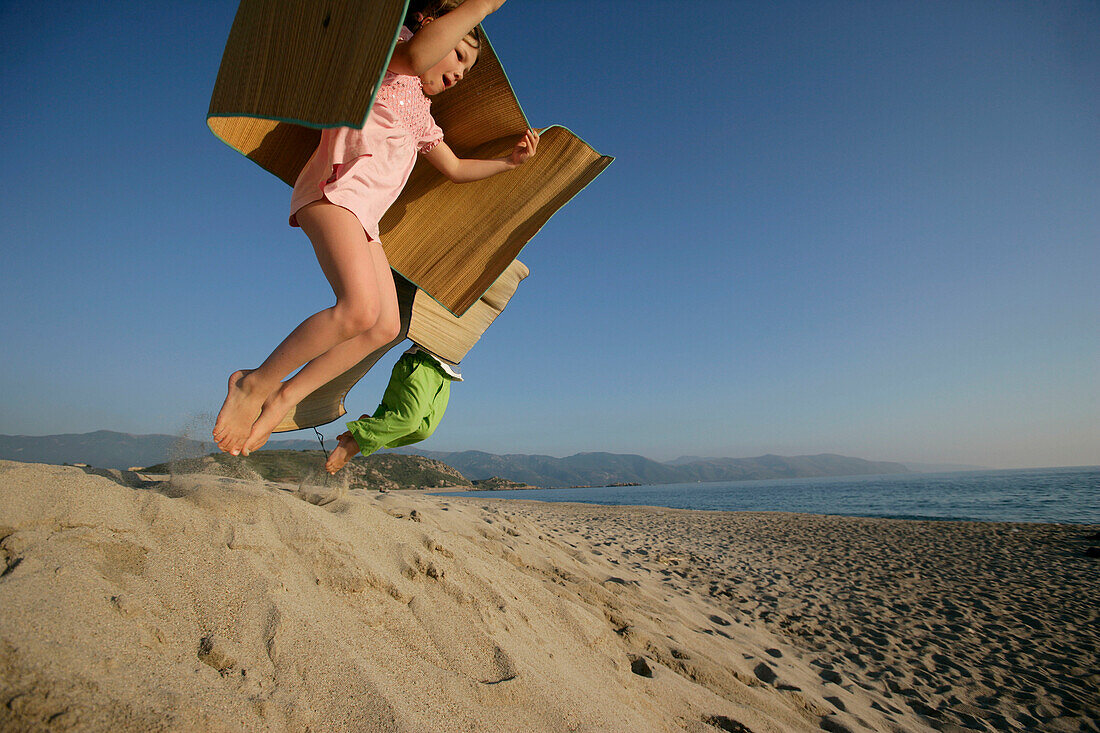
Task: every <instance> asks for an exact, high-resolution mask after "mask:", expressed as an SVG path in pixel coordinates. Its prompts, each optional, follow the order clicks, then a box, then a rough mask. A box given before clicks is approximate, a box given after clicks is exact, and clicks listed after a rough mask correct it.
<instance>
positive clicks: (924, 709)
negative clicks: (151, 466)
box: [0, 461, 1100, 733]
mask: <svg viewBox="0 0 1100 733" xmlns="http://www.w3.org/2000/svg"><path fill="white" fill-rule="evenodd" d="M296 489H297V487H296V486H286V485H280V484H273V483H271V482H266V481H263V480H262V479H259V478H257V477H241V478H230V477H224V476H204V475H194V476H191V475H188V476H181V477H175V478H168V477H150V476H141V475H140V474H133V473H130V472H118V471H115V472H111V471H104V470H100V469H91V468H87V469H81V468H78V467H72V466H46V465H38V464H19V463H13V462H3V461H0V529H2V530H3V531H2V532H0V536H2V538H3V539H2V540H0V548H2V549H3V559H4V568H5V569H4V571H3V576H2V578H0V604H2V606H3V607H4V608H5V609H6V613H5V614H2V615H0V673H2V674H0V697H2V698H3V699H4V700H5V701H6V705H3V706H0V727H12V728H21V729H22V728H30V729H34V728H42V727H49V728H50V729H53V730H106V729H115V728H118V727H120V726H123V727H125V726H129V727H134V726H137V727H150V726H151V727H158V726H159V727H161V728H165V727H167V728H171V729H188V728H190V729H204V730H228V729H233V730H242V729H243V730H254V729H264V730H301V729H304V728H306V727H311V728H313V729H318V730H365V731H372V730H373V731H452V730H454V731H458V730H519V729H523V730H532V731H560V730H611V731H619V730H621V731H627V730H647V731H650V730H652V731H680V730H688V731H693V732H694V733H714V731H716V730H717V731H721V730H726V731H729V730H736V731H744V730H748V731H752V732H753V733H762V732H764V731H777V732H779V731H799V730H806V731H810V730H821V729H825V730H832V731H843V730H847V731H882V730H889V731H924V730H932V729H940V730H964V729H972V730H996V729H1003V728H1023V729H1029V730H1031V729H1037V728H1042V729H1044V730H1073V731H1079V730H1096V728H1095V723H1093V722H1090V721H1095V720H1096V718H1097V712H1098V711H1100V703H1098V700H1097V695H1098V693H1097V689H1100V685H1098V684H1097V682H1100V678H1098V676H1097V672H1096V670H1095V668H1094V665H1095V659H1096V653H1097V650H1098V639H1097V633H1098V632H1097V631H1096V627H1097V620H1098V619H1097V612H1096V610H1095V604H1093V603H1092V599H1093V593H1094V589H1095V587H1096V581H1097V577H1098V568H1100V564H1098V561H1097V560H1096V559H1093V558H1086V557H1084V556H1083V555H1082V554H1081V553H1079V552H1077V550H1079V549H1082V548H1081V547H1079V545H1080V544H1081V543H1080V541H1079V539H1078V537H1080V536H1082V534H1083V532H1085V531H1095V529H1091V530H1090V528H1085V527H1082V526H1080V525H1074V526H1064V525H1012V524H986V523H958V522H949V523H948V522H913V521H904V520H874V519H871V520H865V519H853V518H844V517H826V516H818V515H796V514H780V513H767V512H761V513H740V512H736V513H731V512H713V511H692V510H676V509H664V508H660V507H633V506H627V507H619V506H610V507H609V506H594V505H582V504H559V503H553V504H551V503H542V502H534V501H526V500H502V499H493V498H490V497H484V498H483V497H473V498H455V497H441V496H438V495H426V494H425V492H423V491H393V492H389V493H386V494H381V493H376V492H366V491H361V490H350V491H349V490H348V489H347V488H346V487H343V488H339V487H338V488H337V490H335V491H333V492H331V493H330V494H326V495H308V494H307V495H304V494H299V493H298V492H297V491H296ZM1090 726H1093V727H1090Z"/></svg>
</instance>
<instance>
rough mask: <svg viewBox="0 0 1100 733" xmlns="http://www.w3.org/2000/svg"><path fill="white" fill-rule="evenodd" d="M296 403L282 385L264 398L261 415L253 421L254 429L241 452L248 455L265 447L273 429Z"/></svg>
mask: <svg viewBox="0 0 1100 733" xmlns="http://www.w3.org/2000/svg"><path fill="white" fill-rule="evenodd" d="M285 384H286V382H284V383H283V385H285ZM294 405H295V403H294V402H292V401H291V400H290V399H288V398H287V397H286V395H285V394H284V392H283V388H282V387H280V388H279V389H276V390H275V391H274V392H272V393H271V395H270V396H269V397H268V398H267V399H266V400H264V403H263V407H262V409H261V410H260V416H259V417H257V418H256V422H254V423H252V430H251V432H249V434H248V439H247V440H246V441H244V447H243V448H242V450H241V452H242V453H243V454H244V455H246V456H247V455H248V454H249V453H251V452H252V451H254V450H259V449H260V448H263V447H264V445H265V444H266V443H267V440H268V438H270V437H271V431H273V430H274V429H275V428H277V427H279V423H281V422H282V421H283V418H284V417H286V416H287V413H289V412H290V410H291V408H293V407H294Z"/></svg>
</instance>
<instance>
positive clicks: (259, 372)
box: [214, 200, 396, 455]
mask: <svg viewBox="0 0 1100 733" xmlns="http://www.w3.org/2000/svg"><path fill="white" fill-rule="evenodd" d="M297 217H298V223H299V224H300V225H301V227H302V231H304V232H305V233H306V236H308V237H309V239H310V241H311V242H312V243H313V249H314V251H315V252H316V254H317V261H318V262H319V263H320V265H321V269H322V270H323V271H324V273H325V277H326V278H327V279H328V281H329V284H330V285H331V286H332V291H333V293H334V294H335V295H336V304H335V305H334V306H332V307H331V308H326V309H325V310H323V311H320V312H318V313H315V314H313V315H312V316H310V317H309V318H307V319H306V320H305V321H303V322H302V323H301V324H300V325H299V326H298V327H297V328H295V329H294V331H292V332H291V334H290V335H289V336H287V337H286V339H284V340H283V342H282V343H281V344H279V346H278V347H277V348H276V349H275V351H273V352H272V353H271V356H269V357H267V359H266V360H265V361H264V363H263V364H261V365H260V366H259V367H258V368H256V369H252V370H242V371H239V372H234V373H233V375H231V376H230V378H229V391H228V394H227V396H226V398H225V402H224V403H223V404H222V409H221V411H220V412H219V413H218V419H217V422H216V423H215V425H214V438H215V440H216V441H217V443H218V447H219V448H221V449H222V450H223V451H226V452H228V453H232V454H233V455H237V454H238V453H240V451H241V450H242V449H243V448H244V445H245V442H246V441H247V439H248V436H249V434H250V433H251V431H252V427H253V423H254V422H255V421H256V419H257V416H258V415H259V414H260V411H261V408H262V407H263V405H264V402H265V400H267V399H268V398H269V397H270V396H272V394H273V393H274V392H275V390H276V389H277V388H278V387H279V385H280V383H281V382H282V380H283V378H284V377H285V376H286V375H288V374H290V373H291V372H292V371H294V370H295V369H297V368H298V367H299V366H301V365H302V364H305V363H306V362H308V361H310V360H311V359H314V358H315V357H317V356H319V355H321V354H324V353H325V352H326V351H328V350H329V349H331V348H332V347H333V346H336V345H337V344H339V343H341V342H343V341H347V340H348V339H350V338H353V337H356V336H358V335H360V334H362V333H364V332H366V331H369V330H370V329H371V328H372V327H374V326H375V324H376V323H377V322H378V320H379V316H380V314H381V312H382V304H381V296H380V294H379V291H378V282H379V281H378V277H377V268H376V267H375V263H374V259H375V256H376V253H377V252H381V247H379V246H378V245H377V244H375V245H374V246H373V247H372V246H370V245H371V242H370V240H369V239H368V238H367V235H366V233H365V232H364V231H363V226H362V224H360V222H359V220H358V219H357V218H356V217H355V215H354V214H352V213H351V212H350V211H348V210H347V209H344V208H342V207H339V206H336V205H335V204H331V203H329V202H328V201H324V200H321V201H317V202H314V203H312V204H309V205H308V206H305V207H303V208H302V209H301V210H299V211H298V215H297ZM387 276H389V272H388V265H387ZM389 277H390V285H389V288H390V291H391V293H392V291H393V279H392V276H389ZM395 299H396V298H395ZM394 307H395V308H396V305H395V306H394ZM390 338H393V336H390ZM387 340H388V339H387ZM273 427H274V426H273Z"/></svg>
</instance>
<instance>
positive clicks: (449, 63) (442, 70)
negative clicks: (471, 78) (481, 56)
mask: <svg viewBox="0 0 1100 733" xmlns="http://www.w3.org/2000/svg"><path fill="white" fill-rule="evenodd" d="M475 61H477V48H476V47H475V46H473V45H471V44H470V38H469V36H467V37H466V38H463V39H462V40H461V41H459V42H458V45H457V46H455V49H454V50H453V51H451V52H450V53H449V54H447V55H446V56H444V57H443V60H442V61H440V62H439V63H438V64H436V65H435V66H433V67H432V68H430V69H428V70H427V71H426V72H424V73H423V74H421V75H420V82H421V83H422V84H423V85H424V93H425V94H427V95H428V96H431V95H433V94H439V93H440V92H441V91H443V90H444V89H450V88H451V87H453V86H454V85H455V84H457V83H458V82H459V81H460V80H461V79H462V77H464V76H465V75H466V73H467V72H468V71H469V70H470V69H471V68H472V67H473V65H474V62H475Z"/></svg>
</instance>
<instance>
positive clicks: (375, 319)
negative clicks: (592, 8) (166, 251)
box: [213, 0, 538, 455]
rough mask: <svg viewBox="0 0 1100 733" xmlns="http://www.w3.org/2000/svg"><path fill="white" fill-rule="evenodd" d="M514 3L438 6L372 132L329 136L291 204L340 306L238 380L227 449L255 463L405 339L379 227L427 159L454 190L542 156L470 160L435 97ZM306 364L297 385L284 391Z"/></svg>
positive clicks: (519, 147)
mask: <svg viewBox="0 0 1100 733" xmlns="http://www.w3.org/2000/svg"><path fill="white" fill-rule="evenodd" d="M503 3H504V0H465V2H462V1H461V0H434V2H430V3H429V4H428V6H427V7H425V8H424V9H423V10H422V11H421V12H419V13H417V14H416V16H415V17H416V21H415V22H414V23H413V26H414V29H415V34H414V33H413V32H412V31H410V30H409V29H407V28H402V29H401V35H400V37H399V41H400V42H399V43H398V44H397V47H396V48H395V49H394V52H393V57H392V58H391V59H390V64H389V67H388V69H387V73H386V76H385V78H384V79H383V81H382V85H381V87H380V88H379V91H378V96H377V98H376V100H375V103H374V106H373V108H372V109H371V112H370V114H369V115H368V117H367V121H366V124H365V125H364V126H363V128H362V129H354V128H348V127H342V128H336V129H328V130H325V131H323V132H322V134H321V142H320V144H319V145H318V147H317V150H316V151H315V152H314V154H313V157H312V158H310V160H309V162H308V163H306V165H305V167H304V168H303V169H302V172H301V174H300V175H299V176H298V180H297V182H296V183H295V186H294V193H293V194H292V196H291V215H290V224H291V226H299V227H301V229H302V231H303V232H305V234H306V236H308V237H309V240H310V242H311V243H312V244H313V249H314V251H315V252H316V254H317V261H318V262H319V263H320V265H321V269H322V270H323V271H324V274H325V277H326V278H327V279H328V281H329V284H330V285H331V286H332V291H333V293H334V294H335V295H336V304H335V305H334V306H332V307H331V308H326V309H325V310H323V311H320V312H318V313H315V314H313V315H312V316H310V317H309V318H307V319H306V320H305V321H303V322H302V323H301V324H300V325H299V326H298V327H297V328H295V329H294V331H292V332H291V334H290V335H289V336H287V337H286V339H285V340H284V341H283V342H282V343H281V344H279V346H278V347H277V348H276V349H275V351H273V352H272V353H271V356H269V357H268V358H267V360H265V361H264V363H263V364H261V365H260V366H259V367H257V368H256V369H244V370H240V371H236V372H234V373H233V374H231V375H230V377H229V391H228V394H227V395H226V398H225V402H224V403H223V404H222V408H221V411H220V412H219V413H218V419H217V422H216V423H215V425H214V431H213V435H214V439H215V441H216V442H217V444H218V447H219V448H220V449H221V450H223V451H225V452H227V453H231V454H232V455H240V454H242V453H243V454H244V455H248V454H249V453H250V452H252V451H254V450H256V449H258V448H260V447H261V446H263V445H264V443H266V442H267V439H268V438H269V437H270V435H271V431H272V430H273V429H274V428H275V427H276V426H277V425H278V424H279V423H280V422H281V421H282V419H283V418H284V417H285V416H286V415H287V413H289V412H290V410H291V408H293V407H294V405H296V404H298V402H299V401H300V400H302V398H304V397H305V396H306V395H308V394H310V393H311V392H312V391H313V390H315V389H317V388H318V387H320V386H321V385H323V384H325V383H327V382H328V381H329V380H331V379H333V378H334V377H336V376H339V375H340V374H343V373H344V372H345V371H347V370H348V369H350V368H351V367H352V366H354V365H355V364H357V363H359V361H360V360H362V359H363V358H364V357H365V356H366V355H367V354H369V353H371V352H372V351H374V350H375V349H378V348H379V347H381V346H383V345H384V344H387V343H389V342H390V341H393V340H394V339H395V338H396V337H397V334H398V331H399V329H400V317H399V315H398V310H397V292H396V289H395V287H394V284H393V275H392V274H391V272H390V266H389V262H388V261H387V260H386V254H385V252H384V251H383V249H382V246H381V244H380V243H379V241H378V221H379V219H381V217H382V214H384V213H385V211H386V209H387V208H389V206H390V205H391V204H392V203H393V202H394V200H395V199H396V198H397V196H398V194H399V193H400V192H401V189H402V188H403V187H404V186H405V183H406V182H407V181H408V178H409V174H410V173H411V172H412V168H413V165H414V163H415V162H416V154H417V152H419V153H421V154H422V155H424V156H425V157H426V158H427V159H428V161H429V162H430V163H431V164H432V165H433V166H435V167H436V168H438V169H439V171H440V172H441V173H443V175H445V176H447V178H449V179H450V180H452V181H454V182H456V183H464V182H467V181H478V180H481V179H483V178H488V177H489V176H493V175H496V174H498V173H503V172H505V171H508V170H511V169H513V168H515V167H517V166H519V165H522V164H523V163H524V162H526V161H527V160H528V159H529V158H530V157H531V156H532V155H534V154H535V149H536V147H537V146H538V134H537V133H535V132H534V131H533V130H528V131H527V133H526V134H525V135H524V136H523V137H522V138H521V139H520V140H519V142H518V143H517V144H516V146H515V148H514V149H513V150H512V153H511V155H509V156H506V157H503V158H498V159H496V160H473V159H460V158H458V157H456V156H455V154H454V152H453V151H452V150H451V149H450V148H449V147H448V146H447V144H446V143H445V142H443V131H442V130H440V129H439V127H438V126H437V125H436V124H435V121H434V120H433V119H432V117H431V114H430V105H431V102H430V101H429V100H428V98H427V96H426V95H429V96H430V95H433V94H437V93H438V92H441V91H443V90H444V89H449V88H450V87H452V86H454V85H455V84H457V83H458V82H459V81H460V80H461V79H462V77H463V76H464V75H465V74H466V73H467V72H468V71H469V70H470V68H471V67H473V65H474V63H475V62H476V61H477V55H478V48H479V46H480V30H479V29H478V28H477V26H478V24H479V23H481V21H482V20H484V19H485V17H486V16H487V15H489V14H490V13H492V12H493V11H495V10H497V9H498V8H499V7H500V6H501V5H503ZM302 364H305V366H304V367H302V369H301V370H300V371H299V372H298V373H297V374H295V375H294V376H293V377H292V378H291V379H288V380H287V381H286V382H282V379H283V378H284V377H286V376H287V375H288V374H290V373H291V372H293V371H294V370H295V369H297V368H298V367H299V366H301V365H302Z"/></svg>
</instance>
